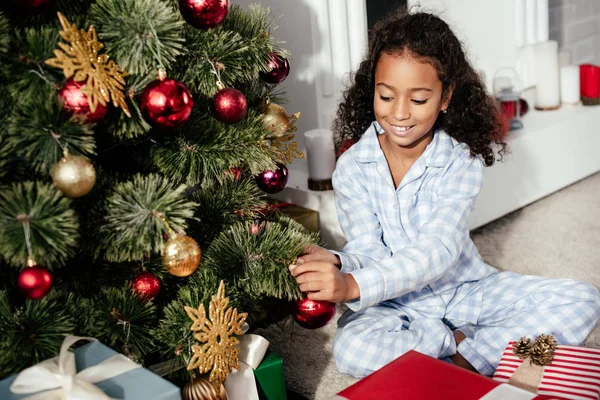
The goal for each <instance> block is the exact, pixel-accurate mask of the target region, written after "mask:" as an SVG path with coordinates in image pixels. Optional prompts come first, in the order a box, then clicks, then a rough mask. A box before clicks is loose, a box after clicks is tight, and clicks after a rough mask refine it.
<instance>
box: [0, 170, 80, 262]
mask: <svg viewBox="0 0 600 400" xmlns="http://www.w3.org/2000/svg"><path fill="white" fill-rule="evenodd" d="M70 206H71V200H69V199H67V198H66V197H64V196H63V195H62V193H60V192H59V191H58V190H56V189H55V188H53V187H52V186H50V185H46V184H43V183H39V182H24V183H18V184H13V185H12V186H9V187H2V188H0V255H2V256H3V257H4V258H5V259H6V260H7V261H8V263H10V264H12V265H13V266H15V267H17V268H21V267H23V266H24V265H25V260H26V258H27V247H26V242H25V233H24V230H23V223H22V222H21V221H19V219H18V218H22V217H23V216H27V217H28V219H29V226H30V238H31V252H32V256H33V258H34V260H36V261H37V262H38V264H41V265H43V266H45V267H47V268H49V269H51V268H53V267H60V266H63V265H64V264H65V262H66V261H67V260H68V259H70V258H71V257H73V255H74V254H75V252H76V249H77V242H78V239H79V233H78V229H79V223H78V221H77V217H76V215H75V212H74V211H73V210H72V209H71V208H70Z"/></svg>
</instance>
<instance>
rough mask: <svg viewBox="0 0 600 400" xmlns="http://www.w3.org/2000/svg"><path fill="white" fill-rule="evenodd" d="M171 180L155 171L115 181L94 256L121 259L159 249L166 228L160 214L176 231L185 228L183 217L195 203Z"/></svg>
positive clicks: (125, 259) (132, 257) (184, 218)
mask: <svg viewBox="0 0 600 400" xmlns="http://www.w3.org/2000/svg"><path fill="white" fill-rule="evenodd" d="M170 182H171V181H170V180H169V179H166V178H162V177H160V176H158V175H148V176H142V175H135V176H134V177H133V180H132V181H129V182H124V183H120V184H118V185H117V186H116V187H115V189H114V190H113V192H112V194H110V195H109V197H108V199H107V201H106V204H105V215H106V216H105V218H104V222H103V223H102V225H101V226H100V227H99V233H100V234H99V236H100V243H99V246H98V248H97V250H96V254H95V256H96V257H99V256H102V257H103V258H104V259H105V260H107V261H112V262H122V261H133V260H141V259H143V258H148V257H149V256H150V255H151V254H152V253H154V252H158V251H162V249H163V247H164V242H163V239H162V234H163V232H167V228H166V227H165V225H164V223H163V222H162V220H161V218H160V215H163V216H164V217H165V218H166V220H167V221H168V223H169V225H170V226H171V229H173V230H174V231H175V232H184V231H185V228H186V221H185V220H186V219H187V218H192V217H193V214H194V211H195V208H196V206H197V205H196V203H193V202H191V201H188V200H186V199H185V197H184V195H183V192H184V190H185V186H183V185H180V186H177V187H174V186H173V185H172V184H171V183H170Z"/></svg>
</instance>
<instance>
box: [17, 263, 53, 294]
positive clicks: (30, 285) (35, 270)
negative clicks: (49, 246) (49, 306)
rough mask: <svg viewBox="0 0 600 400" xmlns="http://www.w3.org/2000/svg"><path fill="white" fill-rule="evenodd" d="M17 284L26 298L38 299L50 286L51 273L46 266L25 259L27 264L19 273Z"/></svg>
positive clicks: (46, 292)
mask: <svg viewBox="0 0 600 400" xmlns="http://www.w3.org/2000/svg"><path fill="white" fill-rule="evenodd" d="M17 286H18V288H19V290H20V291H21V292H22V293H23V294H24V295H25V296H26V297H27V298H29V299H31V300H38V299H41V298H43V297H44V296H46V295H47V294H48V292H49V291H50V289H51V288H52V275H51V274H50V272H49V271H48V270H47V269H46V268H44V267H42V266H40V265H37V264H36V263H35V262H34V261H33V260H31V259H27V266H26V267H25V268H23V270H22V271H21V273H19V279H18V280H17Z"/></svg>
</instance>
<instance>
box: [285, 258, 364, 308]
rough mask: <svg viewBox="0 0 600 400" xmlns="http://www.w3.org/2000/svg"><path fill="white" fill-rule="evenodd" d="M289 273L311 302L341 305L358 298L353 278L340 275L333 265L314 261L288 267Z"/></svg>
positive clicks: (357, 289)
mask: <svg viewBox="0 0 600 400" xmlns="http://www.w3.org/2000/svg"><path fill="white" fill-rule="evenodd" d="M330 254H331V253H330ZM332 255H333V254H332ZM334 257H335V256H334ZM290 272H291V274H292V276H294V277H296V282H298V285H300V290H301V291H302V292H308V294H307V297H308V298H309V299H311V300H321V301H331V302H333V303H342V302H345V301H350V300H354V299H357V298H358V297H359V296H360V290H359V288H358V285H357V284H356V281H355V280H354V277H353V276H352V275H351V274H345V273H342V272H341V271H340V270H339V269H338V268H337V267H336V266H335V265H334V264H333V263H330V262H323V261H316V262H307V263H304V264H301V265H290Z"/></svg>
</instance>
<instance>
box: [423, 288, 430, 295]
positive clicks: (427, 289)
mask: <svg viewBox="0 0 600 400" xmlns="http://www.w3.org/2000/svg"><path fill="white" fill-rule="evenodd" d="M421 293H423V294H427V293H429V288H426V287H425V288H423V289H422V290H421Z"/></svg>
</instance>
